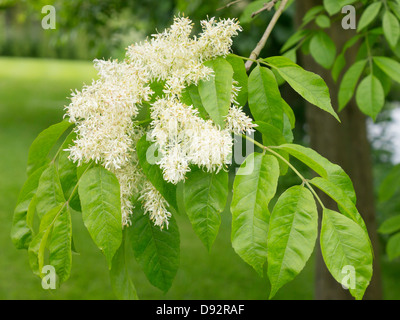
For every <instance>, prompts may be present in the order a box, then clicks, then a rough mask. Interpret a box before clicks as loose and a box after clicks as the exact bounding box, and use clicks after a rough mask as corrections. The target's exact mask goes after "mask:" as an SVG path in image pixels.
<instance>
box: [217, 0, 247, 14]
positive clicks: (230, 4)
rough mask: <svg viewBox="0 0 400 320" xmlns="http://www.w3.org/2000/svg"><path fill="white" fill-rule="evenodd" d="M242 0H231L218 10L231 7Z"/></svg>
mask: <svg viewBox="0 0 400 320" xmlns="http://www.w3.org/2000/svg"><path fill="white" fill-rule="evenodd" d="M240 1H242V0H235V1H232V2H229V3H228V4H227V5H226V6H223V7H221V8H218V9H217V11H219V10H223V9H226V8H229V7H230V6H233V5H234V4H236V3H238V2H240Z"/></svg>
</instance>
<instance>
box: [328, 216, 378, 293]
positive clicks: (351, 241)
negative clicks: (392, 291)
mask: <svg viewBox="0 0 400 320" xmlns="http://www.w3.org/2000/svg"><path fill="white" fill-rule="evenodd" d="M320 241H321V251H322V256H323V258H324V261H325V264H326V266H327V267H328V270H329V271H330V273H331V274H332V276H333V277H334V278H335V279H336V281H338V282H340V283H342V282H344V283H343V284H345V285H346V284H347V283H346V282H345V281H344V280H345V279H344V277H345V276H346V273H345V272H344V271H345V269H344V268H345V267H350V268H354V271H355V277H356V279H354V280H355V281H354V287H353V288H351V287H350V288H349V290H350V293H351V294H352V295H353V296H354V297H355V298H356V299H357V300H361V299H362V297H363V295H364V292H365V290H366V288H367V287H368V284H369V282H370V280H371V277H372V251H371V247H370V245H369V239H368V236H367V235H366V234H365V232H364V231H363V230H362V229H361V227H360V226H359V225H357V224H356V223H355V222H353V221H352V220H350V219H348V218H347V217H345V216H343V215H341V214H339V213H337V212H335V211H332V210H329V209H324V212H323V218H322V227H321V238H320Z"/></svg>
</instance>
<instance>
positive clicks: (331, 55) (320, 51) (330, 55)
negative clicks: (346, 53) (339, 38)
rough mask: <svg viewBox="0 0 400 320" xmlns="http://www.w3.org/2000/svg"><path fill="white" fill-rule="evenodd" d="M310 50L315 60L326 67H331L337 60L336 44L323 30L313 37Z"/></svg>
mask: <svg viewBox="0 0 400 320" xmlns="http://www.w3.org/2000/svg"><path fill="white" fill-rule="evenodd" d="M310 52H311V55H312V57H313V58H314V59H315V61H317V63H318V64H320V65H321V66H323V67H324V68H325V69H330V68H331V67H332V65H333V63H334V62H335V57H336V45H335V43H334V42H333V41H332V39H331V38H330V37H329V36H328V35H327V34H326V33H325V32H324V31H322V30H320V31H317V32H316V33H315V35H314V36H313V37H312V38H311V42H310Z"/></svg>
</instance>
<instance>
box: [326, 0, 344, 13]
mask: <svg viewBox="0 0 400 320" xmlns="http://www.w3.org/2000/svg"><path fill="white" fill-rule="evenodd" d="M324 7H325V9H326V11H328V13H329V15H331V16H332V15H334V14H335V13H338V12H339V11H340V10H341V9H342V7H341V6H340V2H339V1H338V0H324Z"/></svg>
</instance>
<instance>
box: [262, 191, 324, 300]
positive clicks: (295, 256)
mask: <svg viewBox="0 0 400 320" xmlns="http://www.w3.org/2000/svg"><path fill="white" fill-rule="evenodd" d="M317 233H318V211H317V206H316V205H315V201H314V198H313V195H312V194H311V192H310V191H309V190H308V189H306V188H304V187H301V186H294V187H292V188H290V189H288V190H286V191H285V192H284V193H283V194H282V195H281V196H280V197H279V199H278V202H277V203H276V205H275V207H274V210H273V211H272V214H271V218H270V222H269V231H268V277H269V279H270V282H271V293H270V298H272V297H273V296H274V295H275V293H276V292H277V291H278V289H279V288H281V287H282V286H283V285H285V284H286V283H288V282H289V281H291V280H293V279H294V278H295V277H296V276H297V275H298V274H299V273H300V272H301V270H303V268H304V266H305V264H306V262H307V261H308V259H309V258H310V256H311V253H312V252H313V250H314V246H315V240H316V239H317Z"/></svg>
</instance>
